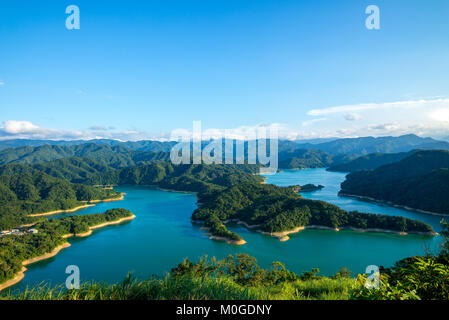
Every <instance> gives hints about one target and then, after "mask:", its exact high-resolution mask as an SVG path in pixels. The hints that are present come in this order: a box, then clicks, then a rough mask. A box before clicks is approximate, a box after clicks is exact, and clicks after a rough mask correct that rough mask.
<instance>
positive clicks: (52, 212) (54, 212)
mask: <svg viewBox="0 0 449 320" xmlns="http://www.w3.org/2000/svg"><path fill="white" fill-rule="evenodd" d="M93 206H94V204H85V205H82V206H79V207H75V208H73V209H67V210H55V211H49V212H44V213H33V214H30V215H28V216H29V217H44V216H51V215H54V214H58V213H68V212H75V211H78V210H81V209H85V208H89V207H93Z"/></svg>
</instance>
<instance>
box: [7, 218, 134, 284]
mask: <svg viewBox="0 0 449 320" xmlns="http://www.w3.org/2000/svg"><path fill="white" fill-rule="evenodd" d="M135 217H136V216H135V215H132V216H129V217H125V218H121V219H119V220H116V221H110V222H105V223H101V224H98V225H96V226H93V227H90V228H89V229H90V230H89V231H87V232H84V233H79V234H66V235H64V236H63V238H69V237H87V236H89V235H91V234H92V230H94V229H98V228H103V227H106V226H109V225H114V224H119V223H122V222H125V221H130V220H132V219H134V218H135ZM68 247H70V243H68V242H65V243H63V244H61V245H60V246H57V247H56V248H54V249H53V250H52V251H51V252H49V253H46V254H44V255H41V256H39V257H35V258H31V259H28V260H25V261H23V262H22V266H23V267H22V270H21V271H20V272H19V273H17V274H16V275H15V276H14V278H12V279H11V280H8V281H6V282H4V283H2V284H0V291H1V290H3V289H6V288H8V287H10V286H13V285H15V284H16V283H19V282H20V281H22V280H23V278H24V277H25V271H26V270H27V269H26V268H25V266H27V265H30V264H32V263H36V262H38V261H42V260H46V259H49V258H52V257H54V256H56V255H57V254H58V253H59V252H60V251H61V250H63V249H65V248H68Z"/></svg>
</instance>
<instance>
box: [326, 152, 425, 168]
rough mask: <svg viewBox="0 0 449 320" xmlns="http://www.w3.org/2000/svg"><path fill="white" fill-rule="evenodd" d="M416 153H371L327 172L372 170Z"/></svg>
mask: <svg viewBox="0 0 449 320" xmlns="http://www.w3.org/2000/svg"><path fill="white" fill-rule="evenodd" d="M414 152H416V151H410V152H401V153H372V154H369V155H366V156H361V157H358V158H356V159H354V160H351V161H349V162H345V163H340V164H336V165H332V166H330V167H329V168H328V169H327V170H328V171H337V172H354V171H358V170H373V169H376V168H379V167H381V166H384V165H387V164H390V163H394V162H398V161H400V160H402V159H404V158H407V157H409V156H410V155H412V154H413V153H414Z"/></svg>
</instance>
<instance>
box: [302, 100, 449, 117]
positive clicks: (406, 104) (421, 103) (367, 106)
mask: <svg viewBox="0 0 449 320" xmlns="http://www.w3.org/2000/svg"><path fill="white" fill-rule="evenodd" d="M435 105H446V106H449V99H447V98H439V99H430V100H426V99H421V100H409V101H396V102H385V103H362V104H356V105H343V106H336V107H330V108H323V109H312V110H310V111H308V112H307V114H308V115H309V116H323V115H328V114H335V113H342V112H353V111H364V110H373V109H376V110H379V109H393V108H402V109H411V108H426V107H432V106H435Z"/></svg>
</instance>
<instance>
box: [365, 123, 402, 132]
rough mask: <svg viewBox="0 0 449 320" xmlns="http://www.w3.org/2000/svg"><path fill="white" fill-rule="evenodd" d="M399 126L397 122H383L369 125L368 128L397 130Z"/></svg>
mask: <svg viewBox="0 0 449 320" xmlns="http://www.w3.org/2000/svg"><path fill="white" fill-rule="evenodd" d="M400 128H401V126H400V125H399V124H397V123H383V124H377V125H372V126H370V129H373V130H382V131H397V130H399V129H400Z"/></svg>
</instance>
